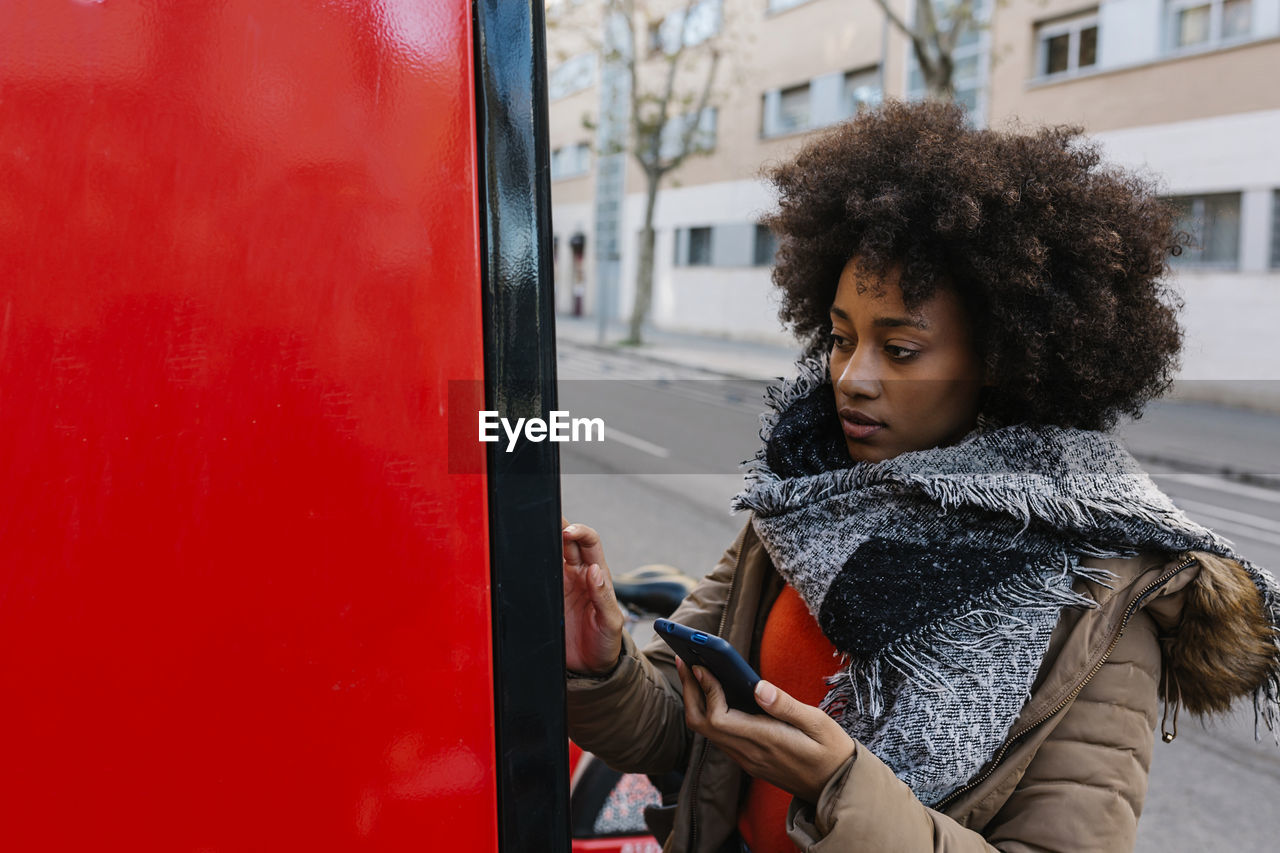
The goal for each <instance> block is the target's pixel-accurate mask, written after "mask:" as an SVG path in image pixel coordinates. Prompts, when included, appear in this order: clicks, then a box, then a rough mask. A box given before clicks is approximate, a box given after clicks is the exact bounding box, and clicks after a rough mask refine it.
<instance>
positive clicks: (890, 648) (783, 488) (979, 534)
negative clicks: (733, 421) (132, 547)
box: [734, 359, 1280, 804]
mask: <svg viewBox="0 0 1280 853" xmlns="http://www.w3.org/2000/svg"><path fill="white" fill-rule="evenodd" d="M798 367H799V370H800V375H799V377H798V378H797V379H795V380H792V381H790V382H786V383H784V384H782V385H781V386H775V387H773V388H770V389H769V392H768V399H769V403H770V411H768V412H766V413H765V414H764V415H763V416H762V418H761V421H762V424H763V426H762V430H761V438H762V439H763V440H764V446H763V447H762V448H761V450H760V452H759V453H758V454H757V455H756V458H755V459H754V460H753V461H752V462H750V463H748V474H747V487H746V489H745V491H743V492H742V493H741V494H740V495H738V496H737V498H736V499H735V501H734V508H735V509H748V510H751V511H752V512H753V513H754V518H753V522H752V523H753V525H754V527H755V530H756V532H757V533H758V534H759V536H760V539H761V541H762V542H763V544H764V546H765V549H766V550H767V551H768V553H769V556H770V557H771V558H772V559H773V562H774V565H775V566H776V567H777V568H778V571H779V572H780V573H781V574H782V576H783V577H784V578H785V579H786V581H787V582H788V583H789V584H791V585H792V586H793V587H794V588H795V589H796V591H797V592H799V594H800V596H801V598H802V599H803V600H804V601H805V603H806V604H807V605H808V607H809V610H810V612H811V613H813V615H814V617H815V618H816V619H817V620H818V624H819V626H820V627H821V628H822V632H823V633H824V634H825V635H826V637H827V638H828V639H829V640H830V641H831V643H832V644H833V645H834V646H835V647H836V649H838V650H839V651H840V652H841V654H842V661H843V668H842V669H841V670H840V672H838V673H837V674H836V675H835V676H833V677H832V678H831V679H830V680H829V683H830V684H831V690H830V692H829V693H828V694H827V697H826V699H825V700H824V701H823V704H822V707H823V708H824V710H826V711H827V712H828V713H830V714H831V715H832V716H833V717H835V718H836V719H837V720H839V721H840V723H841V725H842V726H843V727H844V728H845V730H846V731H848V732H849V734H850V735H852V736H853V737H856V738H858V739H859V740H860V741H862V742H863V743H864V744H866V745H867V746H868V748H870V749H871V750H872V751H873V752H874V753H875V754H876V755H877V756H879V757H880V759H881V760H883V761H884V762H885V763H886V764H888V765H889V767H891V768H893V770H894V772H895V773H896V774H897V776H898V777H899V778H900V779H902V780H903V781H904V782H906V783H907V784H908V785H909V786H910V787H911V789H912V790H913V791H914V792H915V793H916V795H917V796H918V797H919V798H920V800H921V801H922V802H924V803H926V804H932V803H936V802H938V801H939V800H941V799H942V798H943V797H944V796H946V795H947V794H948V793H950V792H951V791H952V790H954V789H955V788H957V787H959V786H961V785H963V784H964V783H965V782H967V781H968V780H969V779H970V778H971V777H972V776H973V775H974V774H975V773H977V772H978V770H979V769H981V767H982V766H983V765H984V764H985V763H986V762H987V761H988V760H989V759H990V758H991V757H992V756H993V755H994V753H995V751H996V750H997V749H998V748H999V746H1000V744H1001V743H1003V741H1004V739H1005V737H1006V736H1007V735H1008V732H1009V729H1010V727H1011V726H1012V725H1013V723H1014V721H1015V719H1016V718H1017V716H1018V713H1019V711H1020V710H1021V708H1022V706H1023V705H1024V704H1025V702H1026V701H1027V699H1028V698H1029V697H1030V692H1031V685H1032V682H1033V680H1034V679H1035V676H1036V673H1037V671H1038V669H1039V667H1040V663H1041V660H1042V659H1043V657H1044V654H1045V651H1046V649H1047V648H1048V644H1049V635H1050V633H1051V632H1052V631H1053V628H1054V626H1055V625H1056V624H1057V621H1058V615H1059V612H1060V610H1061V608H1063V607H1096V606H1097V605H1096V603H1095V602H1094V601H1093V600H1092V599H1091V598H1089V597H1088V596H1086V595H1083V594H1081V593H1078V592H1075V591H1074V590H1073V589H1072V584H1073V582H1074V581H1075V580H1077V579H1080V578H1085V579H1090V580H1094V581H1098V582H1100V583H1103V584H1106V582H1107V581H1108V580H1109V579H1111V578H1113V577H1114V576H1113V575H1111V573H1110V572H1106V571H1104V570H1099V569H1091V568H1088V567H1085V566H1082V565H1080V559H1081V558H1082V557H1085V556H1097V557H1113V556H1132V555H1135V554H1137V553H1139V552H1141V551H1146V550H1155V551H1165V552H1169V553H1171V554H1172V553H1177V552H1181V551H1186V550H1202V551H1208V552H1211V553H1214V554H1219V555H1221V556H1224V557H1228V558H1231V559H1235V560H1238V561H1239V562H1240V563H1241V564H1242V565H1243V566H1244V567H1245V569H1246V570H1247V571H1248V572H1249V573H1250V575H1251V577H1253V579H1254V582H1255V584H1256V585H1257V586H1258V587H1259V589H1260V590H1261V591H1262V594H1263V599H1264V602H1265V604H1266V606H1267V607H1268V610H1269V612H1270V613H1271V614H1272V618H1273V622H1280V588H1278V587H1277V586H1276V583H1275V581H1274V579H1272V578H1271V576H1270V575H1269V574H1267V573H1266V572H1265V571H1263V570H1261V569H1259V568H1257V567H1256V566H1253V565H1252V564H1250V563H1248V562H1247V561H1244V560H1241V559H1240V558H1239V557H1238V556H1237V555H1236V554H1235V552H1234V551H1233V550H1232V548H1231V546H1230V544H1229V543H1227V542H1226V541H1225V540H1223V539H1222V538H1221V537H1219V536H1217V535H1216V534H1214V533H1213V532H1212V531H1210V530H1208V529H1206V528H1204V527H1202V526H1200V525H1198V524H1196V523H1195V522H1193V521H1191V520H1190V519H1188V518H1187V517H1186V515H1184V514H1183V513H1182V511H1181V510H1179V509H1177V507H1175V506H1174V505H1173V503H1172V502H1171V501H1170V500H1169V498H1168V497H1167V496H1166V495H1165V494H1164V493H1163V492H1161V491H1160V490H1159V488H1157V487H1156V485H1155V483H1153V482H1152V480H1151V478H1150V477H1149V476H1148V475H1147V474H1146V473H1145V472H1144V471H1143V470H1142V469H1141V467H1140V466H1139V465H1138V463H1137V462H1136V461H1135V460H1134V459H1133V457H1132V456H1131V455H1129V453H1128V452H1127V451H1126V450H1125V449H1124V448H1123V447H1121V445H1120V444H1119V443H1118V442H1117V441H1116V440H1115V439H1113V438H1112V437H1111V436H1109V435H1107V434H1104V433H1101V432H1094V431H1088V430H1079V429H1062V428H1058V427H1029V426H1009V427H1002V428H998V429H991V430H986V429H975V430H974V431H973V432H971V433H969V434H968V435H967V436H965V437H964V438H963V439H961V441H959V442H958V443H957V444H954V445H951V446H948V447H940V448H934V449H930V450H920V451H912V452H908V453H902V454H900V455H898V456H896V457H894V458H892V459H888V460H885V461H882V462H875V463H868V462H857V463H855V462H854V461H853V460H852V459H851V458H850V457H849V455H848V450H847V448H846V445H845V441H844V436H843V433H842V432H841V431H840V426H839V419H838V416H837V414H836V412H835V404H834V395H833V391H832V388H831V384H830V380H829V378H828V374H827V366H826V363H825V360H822V359H810V360H806V361H802V362H800V364H799V365H798ZM1278 686H1280V685H1278V684H1277V682H1276V679H1275V678H1274V677H1273V678H1272V680H1271V681H1270V682H1269V683H1268V684H1267V685H1264V686H1263V687H1261V688H1259V692H1258V694H1257V695H1256V696H1255V703H1256V704H1257V707H1258V708H1259V710H1260V711H1261V713H1262V714H1263V716H1264V718H1265V719H1266V720H1267V723H1268V725H1269V726H1272V724H1273V723H1274V722H1275V721H1276V714H1277V704H1276V703H1277V698H1278V697H1277V688H1278ZM1273 728H1274V726H1273Z"/></svg>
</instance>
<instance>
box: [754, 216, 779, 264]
mask: <svg viewBox="0 0 1280 853" xmlns="http://www.w3.org/2000/svg"><path fill="white" fill-rule="evenodd" d="M777 253H778V235H776V234H774V233H773V231H771V230H769V228H768V226H765V225H759V224H757V225H756V240H755V249H754V252H753V253H752V259H751V263H752V264H753V265H754V266H757V267H771V266H773V257H774V255H776V254H777Z"/></svg>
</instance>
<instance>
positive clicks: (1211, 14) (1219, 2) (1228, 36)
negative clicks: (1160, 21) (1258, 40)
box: [1165, 0, 1253, 50]
mask: <svg viewBox="0 0 1280 853" xmlns="http://www.w3.org/2000/svg"><path fill="white" fill-rule="evenodd" d="M1167 8H1168V13H1167V16H1166V19H1165V20H1166V27H1167V30H1168V38H1167V42H1168V45H1169V49H1170V50H1181V49H1183V48H1195V47H1207V46H1211V45H1216V44H1218V43H1220V42H1225V41H1233V40H1238V39H1242V38H1247V37H1248V36H1249V34H1250V33H1251V32H1252V31H1253V0H1209V2H1207V3H1206V2H1205V0H1169V3H1168V7H1167Z"/></svg>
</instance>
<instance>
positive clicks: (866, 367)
mask: <svg viewBox="0 0 1280 853" xmlns="http://www.w3.org/2000/svg"><path fill="white" fill-rule="evenodd" d="M874 362H875V359H874V357H871V354H869V353H867V352H866V351H865V350H862V351H859V350H854V352H853V353H852V354H851V355H850V356H849V357H848V358H847V359H845V361H844V364H843V365H838V366H839V367H840V375H839V376H837V377H835V381H836V388H837V389H838V390H839V391H840V393H841V394H844V395H845V396H846V397H879V396H880V388H881V385H880V376H879V374H878V373H877V372H876V366H875V364H874Z"/></svg>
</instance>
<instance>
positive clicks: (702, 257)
mask: <svg viewBox="0 0 1280 853" xmlns="http://www.w3.org/2000/svg"><path fill="white" fill-rule="evenodd" d="M685 265H686V266H690V267H705V266H710V265H711V228H710V226H707V227H705V228H690V229H689V251H688V254H686V255H685Z"/></svg>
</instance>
